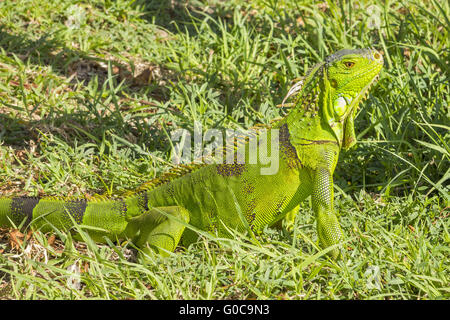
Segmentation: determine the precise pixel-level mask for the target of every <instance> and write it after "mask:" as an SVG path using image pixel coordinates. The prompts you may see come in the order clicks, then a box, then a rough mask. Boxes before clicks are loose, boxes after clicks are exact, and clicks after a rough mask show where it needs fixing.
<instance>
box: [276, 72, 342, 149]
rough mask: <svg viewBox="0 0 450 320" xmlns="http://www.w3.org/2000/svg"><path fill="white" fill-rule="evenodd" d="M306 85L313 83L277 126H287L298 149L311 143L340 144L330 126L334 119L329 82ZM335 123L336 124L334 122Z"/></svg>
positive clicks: (292, 142)
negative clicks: (331, 120)
mask: <svg viewBox="0 0 450 320" xmlns="http://www.w3.org/2000/svg"><path fill="white" fill-rule="evenodd" d="M313 81H314V80H311V81H310V82H311V83H307V84H306V85H312V87H311V88H310V89H308V88H307V91H306V93H305V94H304V95H302V97H300V99H299V100H298V101H297V103H296V105H295V106H294V107H293V108H292V110H291V112H290V113H289V114H288V115H287V116H286V117H285V118H284V119H282V120H280V122H279V123H277V124H276V125H275V127H276V128H282V127H287V128H288V130H289V134H290V139H291V141H290V142H291V144H292V145H293V146H294V147H295V148H296V149H297V148H299V147H301V146H304V145H310V144H311V143H326V142H329V143H334V144H338V145H339V144H340V143H339V139H342V134H341V136H340V137H339V136H337V135H336V132H335V131H334V130H333V129H332V127H331V126H330V121H329V119H332V112H333V111H332V106H331V103H330V101H331V97H330V94H331V90H330V89H329V88H328V87H327V85H326V84H327V82H326V81H323V80H317V81H315V82H313ZM332 124H333V125H335V124H334V123H333V122H332Z"/></svg>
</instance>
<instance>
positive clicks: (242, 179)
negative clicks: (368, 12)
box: [0, 49, 383, 258]
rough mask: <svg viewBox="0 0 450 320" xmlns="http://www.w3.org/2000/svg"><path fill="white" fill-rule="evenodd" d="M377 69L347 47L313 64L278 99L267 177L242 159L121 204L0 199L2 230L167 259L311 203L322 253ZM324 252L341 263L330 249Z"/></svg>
mask: <svg viewBox="0 0 450 320" xmlns="http://www.w3.org/2000/svg"><path fill="white" fill-rule="evenodd" d="M382 65H383V58H382V56H381V54H380V53H379V52H377V51H376V50H373V49H359V50H348V49H345V50H341V51H338V52H336V53H335V54H332V55H330V56H328V57H327V58H326V59H325V60H324V61H323V62H322V63H319V64H317V65H316V66H314V67H313V68H312V69H311V70H310V71H309V72H308V74H307V75H306V76H305V77H304V78H302V79H301V80H300V81H298V82H297V83H296V84H295V85H294V86H293V87H292V89H291V90H290V91H289V93H288V95H287V96H286V98H285V100H287V99H290V100H292V101H293V102H292V103H290V105H292V109H291V110H290V112H289V113H288V114H287V115H286V116H285V117H284V118H282V119H281V120H279V121H278V122H276V123H275V124H274V125H273V126H272V129H278V132H279V134H278V137H279V139H278V142H276V141H275V143H278V147H279V154H280V156H279V168H278V171H277V172H276V173H275V174H270V175H262V174H260V169H261V168H262V167H264V165H263V164H261V163H260V162H258V163H256V164H255V163H253V164H252V163H250V162H249V161H248V160H249V158H248V156H247V157H246V158H245V163H222V164H221V163H215V164H214V163H211V164H204V165H197V166H193V167H192V168H191V169H190V170H185V172H183V173H182V174H172V177H171V178H167V176H166V177H162V178H160V179H156V180H152V181H150V182H149V183H146V184H145V185H144V187H142V188H140V189H138V190H136V191H135V192H130V193H128V194H127V195H126V196H123V197H114V198H107V197H100V198H94V199H92V200H89V199H82V198H80V199H75V198H64V197H42V198H37V197H23V196H21V197H10V198H0V225H2V226H13V225H15V226H17V225H19V224H21V223H22V222H24V221H26V224H27V225H28V224H31V226H32V227H34V228H40V229H41V230H43V231H51V230H52V228H54V227H56V228H61V229H66V230H67V229H70V228H72V227H73V225H74V223H77V224H80V225H84V226H89V228H88V232H89V234H90V235H91V236H92V238H93V239H94V240H96V241H100V242H103V241H104V239H105V236H106V237H108V238H110V239H116V238H129V239H132V241H133V242H134V243H135V244H136V245H137V246H138V247H140V248H142V249H143V251H144V252H145V251H147V250H156V251H157V252H160V253H167V252H171V251H173V250H174V249H175V248H176V246H177V245H178V243H179V241H180V239H182V240H183V243H185V244H188V243H190V242H192V241H195V239H196V237H197V234H196V232H195V230H203V231H210V232H213V233H216V234H218V235H220V236H229V235H230V230H237V231H242V232H245V231H251V232H256V233H257V232H259V231H261V230H262V228H263V227H264V226H266V225H272V224H274V223H276V222H277V221H279V220H280V219H282V218H286V220H287V221H288V222H290V223H291V224H292V222H293V219H294V217H295V213H296V212H297V211H298V209H299V203H300V202H301V201H303V200H304V199H305V198H307V197H308V196H309V195H311V196H312V206H313V210H314V212H315V215H316V218H317V231H318V238H319V240H320V243H321V245H322V247H324V248H325V247H329V246H331V245H335V244H338V243H339V242H340V241H341V240H342V239H343V234H342V231H341V228H340V226H339V223H338V219H337V217H336V214H335V212H334V208H333V171H334V169H335V167H336V163H337V160H338V156H339V152H340V150H341V149H348V148H350V147H351V146H353V145H354V144H355V143H356V137H355V132H354V126H353V122H354V117H355V115H356V110H357V106H358V104H359V103H360V102H361V101H362V99H363V97H364V96H365V95H366V94H367V92H368V90H369V87H370V86H371V84H372V83H374V81H375V80H376V79H377V77H378V73H379V72H380V70H381V68H382ZM284 103H285V101H283V104H284ZM267 132H268V136H269V137H270V136H271V133H270V132H271V131H270V130H268V131H267ZM268 141H269V142H268V144H271V143H272V142H271V141H272V140H270V139H268ZM258 161H259V160H258ZM188 225H191V226H193V227H194V228H189V226H188ZM149 248H152V249H149ZM330 252H331V255H332V256H333V257H334V258H336V257H338V256H339V250H338V249H337V248H333V250H331V251H330Z"/></svg>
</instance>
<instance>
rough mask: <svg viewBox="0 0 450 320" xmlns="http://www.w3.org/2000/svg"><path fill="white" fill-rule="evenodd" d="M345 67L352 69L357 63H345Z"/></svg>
mask: <svg viewBox="0 0 450 320" xmlns="http://www.w3.org/2000/svg"><path fill="white" fill-rule="evenodd" d="M344 65H345V66H346V67H347V68H351V67H353V66H354V65H355V63H354V62H351V61H347V62H344Z"/></svg>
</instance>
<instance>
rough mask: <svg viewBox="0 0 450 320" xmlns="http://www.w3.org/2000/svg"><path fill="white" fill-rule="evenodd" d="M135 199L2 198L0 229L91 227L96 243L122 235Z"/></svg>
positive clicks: (0, 200)
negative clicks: (21, 227)
mask: <svg viewBox="0 0 450 320" xmlns="http://www.w3.org/2000/svg"><path fill="white" fill-rule="evenodd" d="M133 202H134V201H133V198H131V197H130V198H106V197H96V198H93V199H89V200H88V199H82V198H78V199H76V198H59V197H43V198H39V197H12V198H0V226H5V227H19V226H24V225H30V224H31V225H32V226H33V227H36V228H39V229H40V230H42V231H44V232H48V231H52V230H54V229H55V228H56V229H63V230H69V229H71V228H72V227H73V226H74V225H76V224H79V225H84V226H89V227H88V229H89V234H90V235H91V236H93V239H95V240H96V241H102V238H103V236H104V235H108V237H110V238H111V237H114V236H118V235H120V234H121V233H122V232H123V231H124V229H125V227H126V225H127V217H129V216H130V215H129V214H130V211H135V210H132V209H135V208H136V206H135V205H134V204H133Z"/></svg>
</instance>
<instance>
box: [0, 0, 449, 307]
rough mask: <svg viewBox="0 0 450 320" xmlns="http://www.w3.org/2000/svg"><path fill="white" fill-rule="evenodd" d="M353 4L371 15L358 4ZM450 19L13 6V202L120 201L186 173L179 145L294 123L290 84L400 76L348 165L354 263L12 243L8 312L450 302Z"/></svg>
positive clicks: (8, 25) (5, 163)
mask: <svg viewBox="0 0 450 320" xmlns="http://www.w3.org/2000/svg"><path fill="white" fill-rule="evenodd" d="M350 3H353V4H350ZM449 16H450V8H449V5H448V2H443V3H441V2H438V1H416V0H405V1H402V2H381V1H376V0H371V1H366V2H364V3H359V4H358V5H357V4H356V3H354V2H339V4H333V2H331V1H323V2H313V1H304V2H298V1H288V0H286V1H270V0H267V1H262V0H256V1H252V2H250V3H248V2H246V1H241V0H232V1H189V2H184V1H140V0H117V1H100V0H93V1H74V0H62V1H61V0H58V1H53V0H51V1H46V2H45V3H43V2H41V1H37V0H25V1H20V2H17V1H3V2H0V163H1V165H0V193H1V194H2V196H10V195H24V194H27V195H42V194H66V195H85V194H94V193H103V192H106V193H108V194H110V193H115V192H120V191H122V190H128V189H133V188H135V187H137V186H139V185H140V184H141V183H142V182H144V181H147V180H149V179H151V178H153V177H155V176H157V175H158V174H160V173H161V172H165V171H167V170H169V169H170V166H171V165H170V157H171V147H170V144H169V143H168V141H169V138H168V136H167V134H166V133H167V132H170V131H171V130H173V129H176V128H180V127H182V128H187V129H190V130H192V129H193V124H194V121H195V120H197V121H200V122H201V123H202V125H203V128H204V129H207V128H213V127H214V128H217V127H219V128H241V127H242V128H247V127H249V126H252V125H254V124H257V123H268V122H269V121H270V120H271V119H274V118H276V117H278V116H280V115H282V114H283V110H281V109H280V108H277V107H276V106H277V105H278V104H280V103H281V100H282V99H283V97H284V95H285V94H286V93H287V90H288V89H289V86H290V81H291V80H292V79H294V78H296V77H299V76H301V75H303V74H304V73H305V72H306V70H307V69H308V68H309V67H310V66H312V65H313V64H314V63H316V62H318V61H320V60H322V59H323V58H324V57H325V56H326V55H328V54H330V53H332V52H334V51H337V50H339V49H341V48H343V47H354V48H359V47H369V46H371V47H375V48H377V49H379V50H381V51H382V52H383V55H384V58H385V65H386V68H385V70H384V71H383V72H382V74H381V78H380V80H379V82H378V83H377V85H376V86H375V87H374V88H373V89H372V90H371V93H370V95H369V97H368V99H367V100H366V101H365V103H364V107H363V108H361V109H360V111H359V114H358V117H357V119H356V124H355V126H356V129H357V133H358V140H359V142H358V145H357V148H354V149H352V150H350V151H348V152H345V153H343V154H341V158H340V161H339V165H338V168H337V170H336V172H335V184H336V200H335V205H336V210H337V211H338V212H339V214H340V220H341V223H342V227H343V229H344V230H345V233H346V236H347V243H346V244H345V246H346V249H347V250H346V256H345V257H344V259H343V260H341V261H338V262H333V261H330V260H329V259H328V258H327V257H326V256H324V255H323V252H321V251H320V249H319V248H318V247H317V246H316V239H317V238H316V232H315V225H314V218H313V214H312V212H311V210H310V209H309V207H310V206H309V203H308V201H306V202H305V205H304V206H303V208H302V209H301V212H300V214H299V215H298V217H297V221H296V227H295V231H294V233H287V232H284V231H280V230H272V229H267V230H265V231H264V233H263V235H262V236H260V237H258V241H259V244H258V243H255V242H254V241H253V242H252V241H251V240H249V239H245V238H244V239H242V238H240V237H239V236H237V238H236V239H234V240H229V239H228V240H227V239H214V238H212V237H209V236H204V237H202V238H201V239H200V240H199V242H198V243H196V244H194V245H192V246H190V247H188V248H180V249H179V250H178V252H177V254H175V255H173V256H170V257H168V258H161V257H158V256H154V257H151V258H150V259H149V260H147V261H140V260H136V257H135V256H134V254H135V251H134V250H133V248H132V247H131V245H130V244H127V243H122V244H120V245H119V244H113V243H110V244H109V245H98V244H95V243H93V242H92V241H91V240H90V239H89V237H87V236H86V235H84V234H83V237H84V240H85V241H81V242H80V241H75V240H74V239H72V237H71V235H67V234H63V233H60V232H57V231H56V232H55V234H56V235H57V236H58V237H57V238H56V239H55V238H54V237H53V236H52V235H51V234H42V233H40V232H38V231H35V232H32V233H30V234H29V235H26V234H21V233H18V232H15V233H12V232H11V231H10V230H3V231H2V232H1V233H0V297H1V298H3V299H88V298H102V299H448V298H449V297H450V286H449V270H450V265H449V261H450V254H449V253H450V249H449V248H450V247H449V243H450V235H449V226H450V222H449V221H450V219H449V195H448V193H449V187H448V179H449V178H450V165H449V164H450V147H449V138H450V133H449V128H450V121H449V116H450V108H449V100H448V97H449V96H450V92H449V91H450V89H449V84H448V83H449V68H450V66H449V64H448V61H449V49H448V48H449V28H450V22H449V20H448V17H449Z"/></svg>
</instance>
